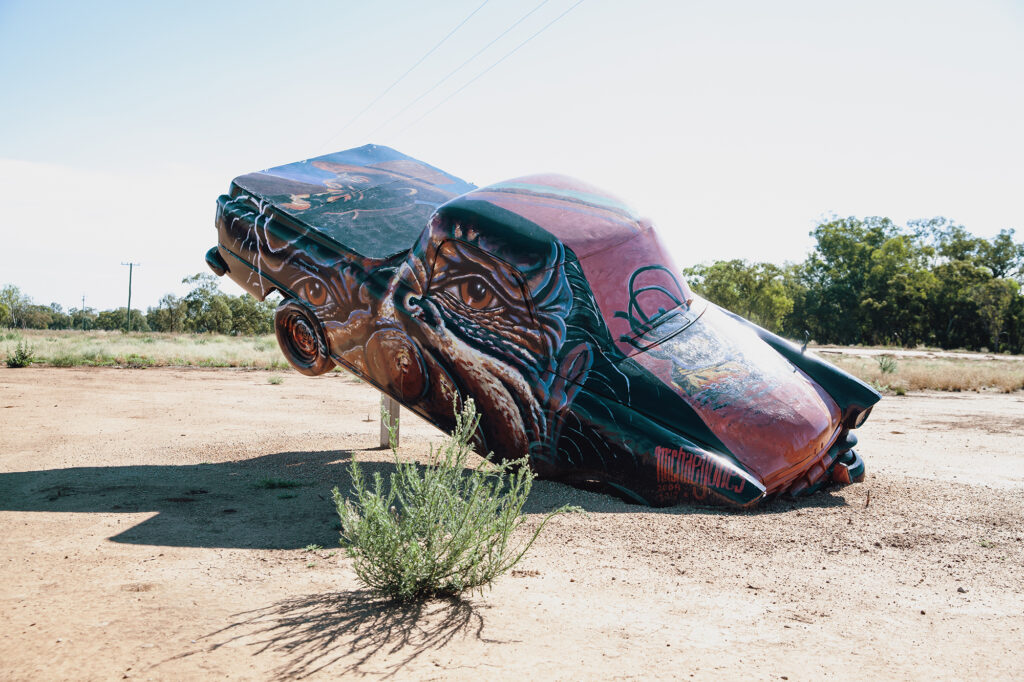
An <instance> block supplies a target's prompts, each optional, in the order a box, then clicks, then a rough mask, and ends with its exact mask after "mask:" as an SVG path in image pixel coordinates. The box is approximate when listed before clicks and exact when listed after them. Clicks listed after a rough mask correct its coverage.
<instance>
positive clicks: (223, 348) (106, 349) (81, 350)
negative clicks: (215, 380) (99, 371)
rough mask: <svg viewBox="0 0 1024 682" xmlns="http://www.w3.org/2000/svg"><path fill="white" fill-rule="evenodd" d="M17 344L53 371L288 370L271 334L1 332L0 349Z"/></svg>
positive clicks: (29, 330) (69, 331)
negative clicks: (82, 368) (108, 368)
mask: <svg viewBox="0 0 1024 682" xmlns="http://www.w3.org/2000/svg"><path fill="white" fill-rule="evenodd" d="M21 340H24V341H26V342H27V343H28V344H29V345H30V346H31V347H32V349H33V351H34V352H35V361H36V362H37V363H40V364H46V365H51V366H54V367H80V366H122V367H251V368H256V369H287V368H288V367H289V365H288V363H287V362H286V361H285V359H284V357H283V356H282V355H281V351H280V350H279V349H278V347H277V340H276V339H275V338H274V336H273V335H267V336H223V335H218V334H159V333H155V332H153V333H142V332H138V333H131V334H125V333H124V332H108V331H88V332H82V331H74V330H61V331H46V330H33V329H26V330H17V331H15V330H11V331H7V332H0V350H2V349H3V348H6V347H7V346H13V345H15V344H17V343H18V342H19V341H21Z"/></svg>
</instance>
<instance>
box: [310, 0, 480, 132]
mask: <svg viewBox="0 0 1024 682" xmlns="http://www.w3.org/2000/svg"><path fill="white" fill-rule="evenodd" d="M490 1H491V0H484V1H483V2H482V3H481V4H480V6H479V7H477V8H476V9H475V10H473V11H472V12H470V13H469V15H467V16H466V18H465V19H463V20H462V21H460V22H459V23H458V25H457V26H456V27H455V28H453V29H452V30H451V31H449V32H448V35H446V36H445V37H444V38H441V40H440V41H438V43H437V44H436V45H434V46H433V47H432V48H430V49H429V50H427V53H426V54H425V55H423V56H422V57H420V58H419V61H417V62H416V63H415V64H413V65H412V66H410V67H409V69H408V70H407V71H406V72H405V73H403V74H402V75H401V76H399V77H398V79H397V80H395V82H394V83H392V84H391V85H389V86H388V87H386V88H385V89H384V92H382V93H380V94H379V95H377V97H376V98H375V99H374V100H373V101H372V102H370V103H369V104H367V105H366V106H365V107H363V108H362V110H361V111H360V112H359V113H358V114H356V115H355V116H353V117H352V118H351V119H349V121H348V123H346V124H345V125H344V126H342V128H341V130H339V131H338V132H336V133H334V134H333V135H331V137H330V138H328V139H327V141H326V142H324V143H323V145H322V146H323V147H326V146H327V145H329V144H330V143H331V142H333V141H334V138H336V137H338V136H339V135H341V134H342V133H343V132H345V131H346V130H348V128H349V126H351V125H352V124H353V123H355V122H356V121H357V120H359V117H361V116H362V115H363V114H365V113H366V112H367V111H369V110H370V109H372V108H373V105H375V104H376V103H377V102H379V101H381V99H383V98H384V96H385V95H387V94H388V93H389V92H391V90H392V89H393V88H394V87H395V86H396V85H398V84H399V83H401V82H402V81H403V80H405V77H406V76H408V75H409V74H410V73H412V72H413V71H414V70H415V69H416V67H417V66H419V65H420V64H422V63H423V62H424V61H425V60H426V59H427V57H429V56H430V55H432V54H434V51H435V50H437V48H439V47H441V46H442V45H444V43H445V42H446V41H447V40H448V39H449V38H451V37H452V36H453V35H455V33H456V31H458V30H459V29H460V28H462V27H463V26H464V25H465V24H466V22H467V21H469V20H470V19H472V18H473V15H475V14H476V13H477V12H479V11H480V10H482V9H483V8H484V6H485V5H486V4H487V3H488V2H490Z"/></svg>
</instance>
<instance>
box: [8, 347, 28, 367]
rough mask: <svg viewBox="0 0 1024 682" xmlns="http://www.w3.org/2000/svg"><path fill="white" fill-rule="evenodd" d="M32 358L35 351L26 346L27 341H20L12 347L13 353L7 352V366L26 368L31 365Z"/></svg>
mask: <svg viewBox="0 0 1024 682" xmlns="http://www.w3.org/2000/svg"><path fill="white" fill-rule="evenodd" d="M34 357H35V351H34V350H32V346H30V345H28V341H21V342H19V343H18V345H17V346H15V347H14V351H13V352H12V351H8V353H7V366H8V367H12V368H18V367H28V366H29V365H31V364H32V360H33V358H34Z"/></svg>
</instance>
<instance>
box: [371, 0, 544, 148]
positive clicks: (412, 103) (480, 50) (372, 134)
mask: <svg viewBox="0 0 1024 682" xmlns="http://www.w3.org/2000/svg"><path fill="white" fill-rule="evenodd" d="M549 2H551V0H541V3H540V4H539V5H537V6H536V7H534V8H533V9H531V10H530V11H529V12H527V13H526V14H524V15H523V16H521V17H519V19H518V20H517V21H516V22H515V23H513V24H512V25H511V26H509V27H508V28H506V29H505V30H504V31H502V32H501V33H500V34H498V36H497V37H496V38H494V40H492V41H491V42H489V43H487V44H486V45H484V46H483V47H481V48H480V49H479V50H477V51H476V53H474V54H473V56H472V57H470V58H469V59H467V60H466V61H464V62H462V63H461V64H459V66H458V67H456V68H455V70H453V71H451V72H450V73H449V74H448V75H447V76H445V77H444V78H442V79H441V80H439V81H437V82H436V83H434V84H433V85H432V86H430V87H429V88H427V89H426V90H424V91H423V92H422V93H420V95H419V97H417V98H416V99H414V100H413V101H411V102H409V103H408V104H406V105H405V106H404V107H403V108H402V110H401V111H399V112H398V113H397V114H395V115H394V116H392V117H391V118H389V119H388V120H386V121H384V122H383V123H381V124H380V125H379V126H377V127H376V128H374V129H373V130H372V131H371V132H370V137H373V136H374V135H376V134H377V133H378V132H379V131H380V130H381V129H382V128H385V127H387V125H388V124H389V123H391V122H392V121H394V120H395V119H396V118H398V117H399V116H401V115H402V114H404V113H405V112H407V111H408V110H409V109H411V108H412V107H413V106H415V105H416V103H417V102H419V101H420V100H421V99H423V98H424V97H426V96H427V95H429V94H430V93H432V92H434V90H437V89H438V88H439V87H441V86H442V85H444V84H445V83H446V82H447V81H448V79H449V78H451V77H452V76H454V75H455V74H457V73H458V72H459V71H462V69H464V68H466V66H467V65H468V64H469V63H470V62H472V61H473V60H474V59H476V58H477V57H479V56H480V55H481V54H483V53H484V52H486V51H487V49H488V48H490V47H491V45H494V43H496V42H498V41H499V40H501V39H502V38H504V37H505V36H506V35H508V33H509V32H510V31H511V30H512V29H514V28H515V27H516V26H518V25H519V24H521V23H523V22H524V21H526V20H527V19H528V18H530V16H531V15H532V14H533V13H534V12H536V11H537V10H539V9H540V8H541V7H543V6H544V5H546V4H548V3H549Z"/></svg>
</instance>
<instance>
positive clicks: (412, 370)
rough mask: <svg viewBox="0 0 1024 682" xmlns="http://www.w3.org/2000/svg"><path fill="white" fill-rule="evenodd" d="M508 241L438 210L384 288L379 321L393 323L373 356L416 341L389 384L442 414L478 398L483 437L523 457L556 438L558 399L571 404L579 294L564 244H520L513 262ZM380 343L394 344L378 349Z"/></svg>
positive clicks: (494, 447)
mask: <svg viewBox="0 0 1024 682" xmlns="http://www.w3.org/2000/svg"><path fill="white" fill-rule="evenodd" d="M511 247H512V245H510V244H507V243H505V239H504V238H503V236H502V235H500V234H487V233H484V232H482V231H481V230H479V229H477V228H476V227H474V226H473V225H471V224H465V223H462V222H459V221H455V220H451V219H446V218H445V217H443V216H435V218H434V219H433V221H432V222H431V226H430V229H429V230H427V231H426V232H425V234H424V235H423V238H421V240H420V243H419V244H418V245H417V246H416V247H415V248H414V249H413V250H412V252H411V254H410V256H409V258H408V259H407V260H406V262H405V263H403V264H402V266H401V267H400V269H399V272H398V274H397V276H396V278H395V280H394V282H393V284H392V287H391V289H390V290H389V292H388V295H387V296H385V301H387V303H386V304H385V306H384V307H383V308H382V309H381V310H380V311H379V315H378V324H380V323H381V322H383V321H385V320H389V321H390V322H391V323H392V324H393V327H392V328H391V329H381V331H380V332H379V336H378V335H376V334H375V336H377V338H376V339H372V343H370V344H368V354H367V358H368V360H370V364H371V365H376V364H377V363H376V361H375V358H376V357H378V356H379V357H380V361H381V362H386V361H387V360H386V357H387V356H389V355H391V356H393V355H394V354H395V352H396V350H398V349H400V348H402V346H403V345H405V344H408V343H412V344H414V346H415V351H414V352H413V353H412V354H413V355H415V356H417V358H416V361H415V362H409V363H407V366H406V368H405V370H404V371H400V372H395V371H394V370H392V371H391V374H390V376H389V388H392V389H394V388H398V389H399V390H400V391H402V393H401V395H403V397H404V398H406V400H407V404H408V403H411V402H418V403H419V404H420V405H421V407H424V408H426V410H427V411H428V412H429V413H430V414H431V415H432V416H434V418H437V419H442V420H446V419H448V417H447V415H450V414H451V412H452V404H453V400H454V399H455V396H459V397H460V398H461V399H465V398H473V399H474V400H475V401H476V402H477V404H478V406H479V407H480V411H481V413H482V414H483V415H484V421H483V427H482V429H483V433H482V436H483V443H481V446H482V447H484V448H487V449H491V450H495V451H496V452H500V453H502V454H508V453H516V456H522V455H525V454H527V453H530V452H536V451H537V450H538V448H543V447H545V446H547V445H550V444H551V440H552V438H553V437H554V435H555V434H554V433H553V432H552V428H551V411H552V408H553V407H554V408H556V411H561V410H563V409H564V408H565V407H566V404H567V400H566V396H565V391H564V388H563V387H562V386H561V383H560V382H559V381H558V372H557V367H558V363H559V360H560V359H561V358H560V351H561V350H562V346H563V343H564V340H565V320H564V317H565V314H566V313H567V312H568V311H569V309H570V308H571V306H572V294H571V292H570V290H569V287H568V284H567V282H566V279H565V274H564V271H563V266H564V262H563V261H564V252H563V251H562V250H561V249H559V248H554V249H548V250H546V251H544V252H542V253H532V254H530V253H523V251H522V249H521V248H520V249H518V251H517V256H518V261H519V262H518V263H516V264H515V265H513V264H512V263H510V262H508V261H507V260H505V259H504V258H502V255H503V254H506V253H509V252H512V251H513V249H512V248H511ZM523 263H529V265H528V266H524V265H523ZM524 271H525V274H524ZM531 273H532V274H533V276H532V277H531V276H530V275H531ZM382 344H383V345H386V347H387V350H388V352H387V353H377V352H376V347H377V346H378V345H382ZM371 356H373V359H371ZM384 369H385V368H383V367H377V368H374V367H371V374H373V372H377V373H378V374H383V370H384ZM420 372H422V373H423V377H422V379H421V378H420V377H419V376H418V374H419V373H420ZM403 389H404V390H403ZM414 393H415V394H416V395H413V394H414Z"/></svg>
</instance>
